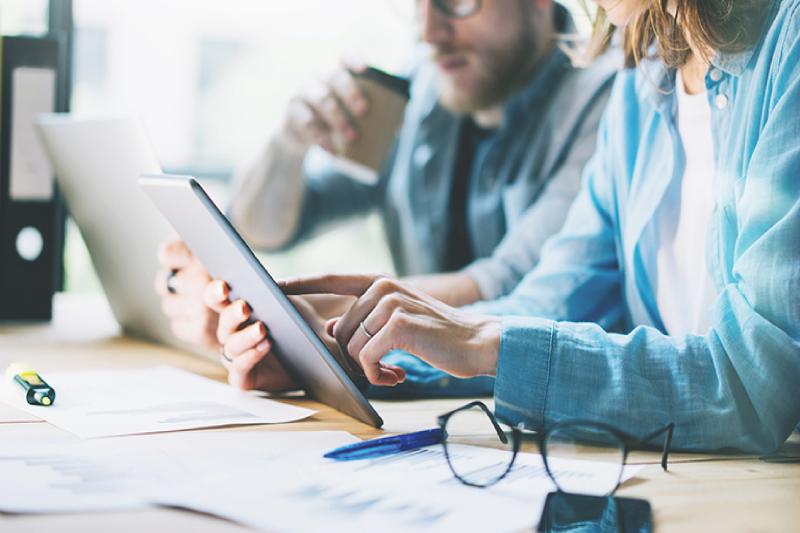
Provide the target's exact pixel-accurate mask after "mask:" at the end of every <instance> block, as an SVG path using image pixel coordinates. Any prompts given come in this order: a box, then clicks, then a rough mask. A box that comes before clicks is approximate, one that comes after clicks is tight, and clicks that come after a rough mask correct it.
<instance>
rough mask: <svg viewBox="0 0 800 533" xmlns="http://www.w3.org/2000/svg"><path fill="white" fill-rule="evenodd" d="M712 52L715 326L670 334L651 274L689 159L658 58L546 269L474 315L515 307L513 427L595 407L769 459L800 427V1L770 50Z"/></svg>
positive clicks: (678, 439)
mask: <svg viewBox="0 0 800 533" xmlns="http://www.w3.org/2000/svg"><path fill="white" fill-rule="evenodd" d="M712 63H713V64H712V68H711V69H710V70H709V73H708V75H707V77H706V87H707V89H708V99H709V102H710V104H711V107H712V125H713V137H714V145H715V161H716V175H715V176H714V180H715V198H714V202H715V205H714V212H713V216H712V221H711V224H710V226H709V227H708V228H698V231H704V230H706V231H708V236H707V241H708V250H707V263H708V268H709V274H710V276H711V278H712V280H713V281H714V283H715V285H716V290H717V297H716V301H715V304H714V308H713V325H712V327H711V329H710V330H709V331H708V333H707V334H706V335H704V336H698V335H688V336H685V337H670V336H668V335H666V334H665V330H664V326H663V323H662V320H661V317H660V314H659V309H658V307H657V305H656V298H655V293H654V286H655V282H654V276H655V275H656V273H655V272H648V271H647V270H646V269H645V265H647V264H653V263H652V262H647V261H645V258H646V257H647V256H646V254H650V253H654V251H655V250H656V248H657V246H656V243H655V241H654V239H655V234H654V232H653V231H652V221H653V214H654V212H655V211H656V209H657V207H658V205H659V203H660V201H661V199H662V197H663V195H664V192H665V190H666V189H667V187H668V186H669V185H670V183H672V182H673V181H674V180H679V179H681V178H682V176H683V170H684V155H683V147H682V145H681V142H680V138H679V135H678V131H677V127H676V117H675V110H676V107H675V106H676V104H675V98H674V94H673V92H672V91H671V90H670V89H671V88H672V86H673V85H674V72H667V71H666V70H665V69H664V68H663V66H662V65H661V64H659V63H657V62H648V63H646V64H644V65H642V66H640V67H639V68H637V69H635V70H627V71H625V72H623V73H621V74H620V75H618V77H617V80H616V82H615V85H614V88H613V90H612V95H611V100H610V102H609V107H608V109H607V112H606V114H605V116H604V119H603V121H602V123H601V130H600V134H599V138H598V149H597V152H596V154H595V156H594V157H593V158H592V160H591V161H590V163H589V164H588V166H587V169H586V172H585V174H584V183H583V187H582V190H581V192H580V193H579V195H578V198H577V199H576V201H575V204H574V205H573V206H572V208H571V210H570V213H569V214H568V217H567V222H566V224H565V226H564V228H563V230H562V231H561V232H560V234H558V235H557V236H556V237H554V238H553V239H551V240H550V241H548V242H547V243H546V244H545V247H544V249H543V251H542V259H541V261H540V263H539V265H538V266H537V268H536V269H534V270H533V271H532V272H530V273H529V274H528V275H527V276H526V277H525V279H524V280H523V281H522V282H521V283H520V285H519V286H518V287H517V288H516V289H515V291H514V292H513V293H512V294H511V295H509V296H508V297H505V298H503V299H500V300H497V301H494V302H487V303H485V304H478V305H476V306H473V308H472V309H473V310H474V311H476V312H481V313H486V314H499V315H503V333H502V339H501V347H500V357H499V362H498V368H497V378H496V382H495V383H494V396H495V401H496V410H497V414H498V415H499V416H500V417H501V418H503V419H505V420H506V421H508V422H510V423H514V424H517V423H523V424H524V425H525V426H527V427H529V428H533V429H539V428H542V427H544V426H546V425H550V424H553V423H555V422H558V421H560V420H564V419H569V418H576V417H580V418H592V419H597V420H603V421H605V422H608V423H611V424H614V425H616V426H618V427H620V428H621V429H624V430H626V431H629V432H631V433H633V434H645V433H647V432H649V431H651V430H653V429H655V428H658V427H659V426H662V425H664V424H666V423H668V422H674V423H675V435H674V440H673V444H674V445H675V446H676V447H679V448H683V449H687V450H700V449H703V450H712V449H721V448H737V449H740V450H745V451H753V452H767V451H771V450H774V449H776V448H777V447H779V446H780V445H781V444H782V443H783V442H784V440H785V439H786V438H787V436H788V435H789V434H790V433H791V431H792V429H793V428H795V426H797V424H798V422H799V421H800V298H799V297H798V295H799V294H800V0H784V1H783V2H774V3H773V8H772V13H771V15H770V18H769V20H768V22H767V25H766V28H765V31H764V34H763V36H762V40H761V41H760V43H759V44H758V45H757V46H756V47H755V48H753V49H752V50H750V51H748V52H745V53H741V54H735V55H719V56H718V57H717V58H716V59H715V60H714V61H713V62H712ZM665 89H666V90H665ZM676 290H680V288H679V287H676ZM393 357H394V359H395V363H396V362H397V361H398V358H406V360H405V362H406V363H408V362H409V361H408V360H407V358H408V356H399V355H395V356H393ZM410 364H411V366H412V367H416V366H417V363H416V362H415V361H411V362H410ZM422 371H424V372H427V382H428V383H430V384H433V386H434V388H435V386H436V383H437V380H436V377H435V376H434V375H433V374H434V373H435V372H436V371H434V370H433V369H430V368H427V370H426V369H424V368H423V370H422ZM415 372H417V370H416V369H414V370H413V371H412V375H413V374H414V373H415ZM439 378H440V379H448V380H449V379H450V378H443V377H442V376H441V374H440V375H439ZM473 383H474V384H475V389H474V392H476V393H481V392H486V390H487V383H486V381H485V380H479V381H475V382H473ZM444 388H445V389H446V388H447V387H444ZM468 389H469V387H468V384H465V383H461V384H460V387H459V388H458V389H457V390H456V392H457V393H458V394H465V393H467V392H468Z"/></svg>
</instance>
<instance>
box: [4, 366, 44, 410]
mask: <svg viewBox="0 0 800 533" xmlns="http://www.w3.org/2000/svg"><path fill="white" fill-rule="evenodd" d="M6 378H8V380H9V381H13V382H14V383H16V384H17V385H19V386H20V387H22V390H24V391H25V399H26V400H27V401H28V403H29V404H31V405H43V406H45V407H48V406H50V405H53V402H55V401H56V391H55V389H53V387H51V386H50V385H48V384H47V383H45V381H44V380H43V379H42V377H41V376H40V375H39V374H38V373H36V371H35V370H33V369H31V367H30V366H28V365H25V364H22V363H14V364H13V365H11V366H9V367H8V369H7V370H6Z"/></svg>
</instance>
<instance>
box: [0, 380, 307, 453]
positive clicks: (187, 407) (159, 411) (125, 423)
mask: <svg viewBox="0 0 800 533" xmlns="http://www.w3.org/2000/svg"><path fill="white" fill-rule="evenodd" d="M46 379H47V382H48V383H49V384H50V385H51V386H52V387H53V388H54V389H55V390H56V401H55V403H54V404H53V405H52V406H50V407H41V406H33V405H28V404H27V403H26V402H25V400H24V399H23V395H22V394H19V393H18V391H16V390H14V386H13V384H11V383H5V384H4V386H3V387H2V388H0V400H2V401H4V402H6V403H8V404H9V405H11V406H12V407H16V408H17V409H21V410H24V411H26V412H28V413H30V414H31V415H35V416H37V417H40V418H42V419H44V420H46V421H47V422H50V423H51V424H53V425H55V426H58V427H60V428H62V429H64V430H66V431H69V432H71V433H74V434H76V435H78V436H79V437H83V438H93V437H111V436H117V435H133V434H138V433H158V432H164V431H177V430H184V429H195V428H203V427H218V426H227V425H237V424H272V423H284V422H293V421H295V420H301V419H303V418H307V417H309V416H311V415H312V414H314V411H311V410H309V409H303V408H300V407H295V406H292V405H287V404H283V403H280V402H276V401H273V400H268V399H266V398H260V397H256V396H253V395H251V394H249V393H246V392H242V391H238V390H235V389H234V388H232V387H229V386H227V385H225V384H222V383H217V382H216V381H212V380H210V379H206V378H203V377H200V376H197V375H194V374H191V373H189V372H184V371H182V370H178V369H175V368H170V367H155V368H146V369H131V370H93V371H81V372H62V373H50V374H48V375H47V377H46Z"/></svg>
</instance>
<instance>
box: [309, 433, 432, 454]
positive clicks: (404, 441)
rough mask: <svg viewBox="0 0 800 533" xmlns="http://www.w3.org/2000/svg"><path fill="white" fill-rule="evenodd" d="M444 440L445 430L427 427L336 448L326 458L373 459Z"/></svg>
mask: <svg viewBox="0 0 800 533" xmlns="http://www.w3.org/2000/svg"><path fill="white" fill-rule="evenodd" d="M442 440H444V432H442V430H441V429H440V428H434V429H426V430H424V431H416V432H414V433H405V434H403V435H394V436H391V437H382V438H380V439H372V440H365V441H364V442H356V443H355V444H348V445H347V446H342V447H341V448H336V449H335V450H331V451H329V452H328V453H326V454H325V455H324V456H323V457H325V458H326V459H335V460H337V461H356V460H358V459H373V458H375V457H382V456H384V455H391V454H393V453H398V452H402V451H405V450H413V449H414V448H422V447H423V446H430V445H431V444H439V443H441V442H442Z"/></svg>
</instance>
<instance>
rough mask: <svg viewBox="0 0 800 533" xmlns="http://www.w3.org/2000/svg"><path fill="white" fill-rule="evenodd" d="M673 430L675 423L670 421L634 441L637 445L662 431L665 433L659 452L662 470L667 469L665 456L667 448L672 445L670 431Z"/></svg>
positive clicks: (666, 456) (667, 455)
mask: <svg viewBox="0 0 800 533" xmlns="http://www.w3.org/2000/svg"><path fill="white" fill-rule="evenodd" d="M674 430H675V424H673V423H670V424H668V425H667V426H666V427H663V428H661V429H659V430H656V431H654V432H653V433H650V434H649V435H647V436H646V437H643V438H641V439H638V440H637V441H636V444H637V445H640V444H645V443H648V442H650V441H652V440H653V439H654V438H656V437H658V436H659V435H662V434H664V433H666V434H667V438H666V439H664V449H663V451H662V452H661V468H662V469H664V471H666V470H667V458H668V457H669V450H670V447H671V446H672V432H673V431H674Z"/></svg>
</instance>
